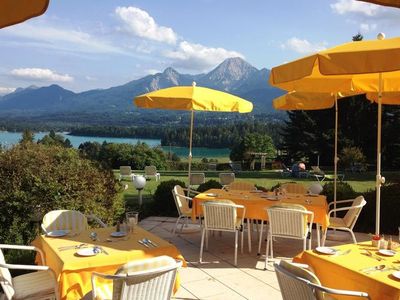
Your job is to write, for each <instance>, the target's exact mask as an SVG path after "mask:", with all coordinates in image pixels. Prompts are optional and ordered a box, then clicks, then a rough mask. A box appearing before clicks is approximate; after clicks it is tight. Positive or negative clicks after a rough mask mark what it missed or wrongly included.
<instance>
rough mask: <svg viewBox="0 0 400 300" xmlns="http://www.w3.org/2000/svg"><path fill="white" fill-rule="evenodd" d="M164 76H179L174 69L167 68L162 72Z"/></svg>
mask: <svg viewBox="0 0 400 300" xmlns="http://www.w3.org/2000/svg"><path fill="white" fill-rule="evenodd" d="M163 74H164V75H167V76H170V75H173V76H176V75H177V74H179V73H178V72H177V71H176V70H175V69H174V68H171V67H168V68H166V69H165V70H164V72H163Z"/></svg>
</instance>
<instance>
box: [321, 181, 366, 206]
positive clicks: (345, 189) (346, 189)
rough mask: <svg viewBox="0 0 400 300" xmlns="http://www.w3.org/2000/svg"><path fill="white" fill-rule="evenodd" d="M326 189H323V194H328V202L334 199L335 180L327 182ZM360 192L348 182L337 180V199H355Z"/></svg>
mask: <svg viewBox="0 0 400 300" xmlns="http://www.w3.org/2000/svg"><path fill="white" fill-rule="evenodd" d="M323 188H324V189H323V190H322V193H321V194H322V195H325V196H326V199H327V200H328V202H329V203H330V202H332V201H333V188H334V186H333V182H327V183H325V185H324V187H323ZM357 196H358V194H357V193H356V192H355V191H354V190H353V188H352V187H351V185H350V184H348V183H347V182H337V183H336V200H347V199H354V198H355V197H357Z"/></svg>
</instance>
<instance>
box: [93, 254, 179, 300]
mask: <svg viewBox="0 0 400 300" xmlns="http://www.w3.org/2000/svg"><path fill="white" fill-rule="evenodd" d="M181 266H182V262H180V261H179V262H178V261H175V260H174V259H173V258H171V257H169V256H158V257H154V258H150V259H144V260H139V261H132V262H129V263H127V264H125V265H123V266H122V267H121V268H119V269H118V270H117V272H116V274H115V275H102V274H98V273H94V274H93V275H92V286H93V296H94V297H93V298H94V299H97V298H96V297H97V296H100V295H98V289H97V286H96V276H99V275H100V276H101V277H103V278H106V279H111V280H113V294H112V299H113V300H117V299H118V300H125V299H126V300H128V299H141V300H154V299H157V300H167V299H168V300H169V299H171V296H172V292H173V287H174V282H175V277H176V272H177V269H178V268H179V267H181Z"/></svg>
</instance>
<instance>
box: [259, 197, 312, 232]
mask: <svg viewBox="0 0 400 300" xmlns="http://www.w3.org/2000/svg"><path fill="white" fill-rule="evenodd" d="M266 210H267V213H268V220H269V230H270V232H271V234H272V235H277V236H286V237H292V238H305V237H306V236H307V234H308V230H307V228H308V227H307V223H308V222H310V223H312V221H313V214H312V213H311V212H309V211H307V209H306V208H305V207H304V206H302V205H299V204H280V205H274V206H271V207H267V208H266ZM308 215H311V219H310V220H308Z"/></svg>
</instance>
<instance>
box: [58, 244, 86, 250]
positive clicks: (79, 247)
mask: <svg viewBox="0 0 400 300" xmlns="http://www.w3.org/2000/svg"><path fill="white" fill-rule="evenodd" d="M86 246H87V244H84V243H82V244H79V245H75V246H61V247H58V250H59V251H64V250H70V249H81V248H84V247H86Z"/></svg>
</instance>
